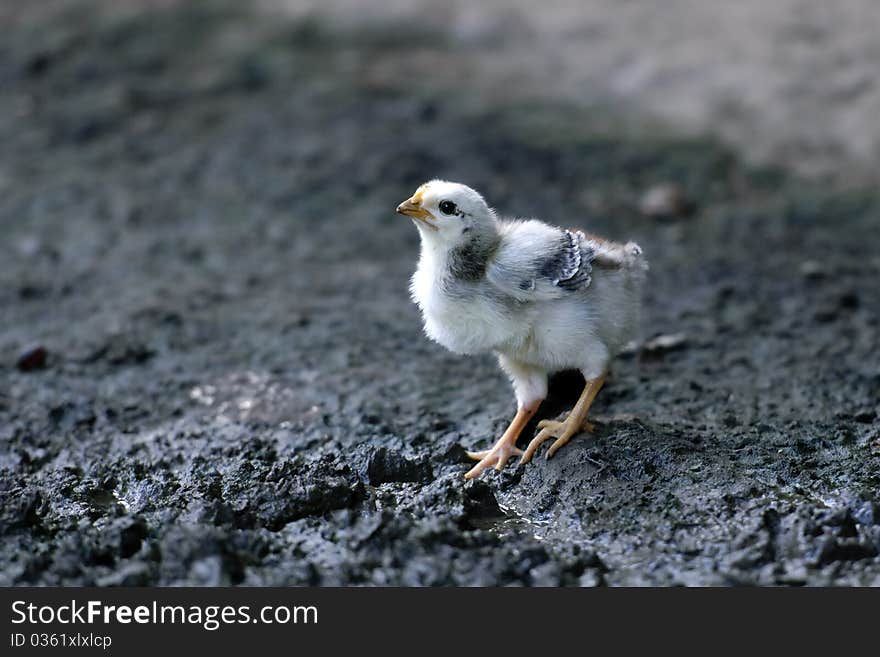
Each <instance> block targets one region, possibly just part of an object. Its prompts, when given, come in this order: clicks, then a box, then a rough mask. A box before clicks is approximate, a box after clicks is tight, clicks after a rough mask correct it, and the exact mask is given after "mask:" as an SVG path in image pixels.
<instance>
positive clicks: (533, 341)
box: [398, 181, 647, 476]
mask: <svg viewBox="0 0 880 657" xmlns="http://www.w3.org/2000/svg"><path fill="white" fill-rule="evenodd" d="M398 211H399V212H401V213H402V214H406V215H408V216H410V217H412V218H413V219H414V220H415V221H416V225H417V226H418V227H419V231H420V233H421V256H420V258H419V264H418V268H417V270H416V273H415V275H414V276H413V279H412V284H411V293H412V296H413V299H414V300H415V302H416V303H417V304H418V305H419V307H420V308H421V310H422V315H423V319H424V325H425V332H426V333H427V335H428V336H429V337H430V338H431V339H433V340H435V341H436V342H438V343H439V344H441V345H443V346H444V347H446V348H447V349H449V350H451V351H453V352H456V353H460V354H475V353H483V352H489V351H491V352H494V353H495V354H497V355H498V358H499V362H500V364H501V367H502V368H503V369H504V370H505V371H506V372H507V373H508V375H509V376H510V378H511V381H512V383H513V387H514V391H515V393H516V397H517V403H518V412H517V416H516V418H514V421H513V422H512V423H511V426H510V427H509V429H508V431H506V432H505V435H504V436H502V438H501V439H500V440H499V441H498V442H497V443H496V445H495V447H493V448H492V449H491V450H487V451H485V452H478V453H474V454H472V456H473V457H474V458H477V459H478V460H479V461H480V463H478V464H477V466H475V467H474V468H473V469H472V470H471V471H470V472H469V473H468V476H476V475H478V474H480V473H481V472H482V471H483V470H485V469H486V468H488V467H490V466H495V467H496V468H498V469H500V468H501V467H503V465H504V463H505V462H506V461H507V460H508V459H509V457H510V456H513V455H522V456H523V461H525V462H527V461H528V460H530V459H531V456H532V455H533V454H534V451H535V449H537V447H538V446H539V445H540V444H541V443H542V442H544V440H546V439H548V438H550V437H556V438H557V441H556V443H554V445H553V446H552V447H551V450H550V452H548V455H550V454H552V453H553V452H555V451H556V449H558V448H559V447H561V446H562V445H564V444H565V443H566V442H567V441H568V440H569V439H570V438H571V436H572V435H574V434H575V433H577V432H578V431H580V430H581V429H582V428H584V427H585V426H589V425H588V423H586V421H585V418H586V410H588V408H589V404H590V403H591V402H592V398H593V397H595V393H596V392H598V388H599V387H601V383H602V380H603V379H604V375H605V372H606V371H607V368H608V363H609V361H610V359H611V358H612V357H613V356H614V355H615V354H616V353H617V352H618V351H619V350H620V349H621V347H623V345H625V344H626V343H627V342H628V341H629V340H631V339H632V338H633V337H634V334H635V331H636V330H637V326H638V319H639V307H640V296H641V288H642V283H643V281H644V279H645V272H646V270H647V264H646V263H645V261H644V259H643V257H642V255H641V249H640V248H639V247H638V246H636V245H635V244H633V243H629V244H625V245H622V244H616V243H613V242H608V241H605V240H601V239H599V238H595V237H592V236H589V235H587V234H585V233H583V232H581V231H577V230H565V229H561V228H557V227H554V226H550V225H548V224H545V223H543V222H541V221H537V220H534V219H533V220H526V221H521V220H502V219H499V218H497V217H496V215H495V213H494V211H492V210H491V209H490V208H489V207H488V206H487V205H486V203H485V201H484V200H483V199H482V197H481V196H480V195H479V194H478V193H477V192H475V191H474V190H472V189H470V188H468V187H466V186H464V185H459V184H456V183H449V182H445V181H431V182H430V183H427V184H425V185H423V186H422V187H420V188H419V190H417V192H416V194H415V195H414V196H413V197H412V198H411V199H409V200H408V201H405V202H404V203H403V204H401V205H400V206H399V207H398ZM575 368H576V369H579V370H580V371H581V372H582V373H583V374H584V378H585V379H586V381H587V387H586V388H585V390H584V394H583V395H582V397H581V400H580V401H579V403H578V404H579V405H578V406H576V407H575V409H574V411H573V412H572V414H571V415H570V416H569V418H568V419H567V420H566V421H565V422H562V423H560V422H550V421H545V422H543V423H541V425H539V426H542V432H541V433H539V435H538V436H537V437H536V438H535V440H533V441H532V443H531V444H530V445H529V448H528V449H527V450H526V452H525V453H524V454H523V453H522V452H521V451H520V450H518V449H517V448H516V447H515V442H516V438H517V437H518V435H519V433H520V431H521V430H522V427H523V426H524V425H525V423H526V422H527V421H528V419H529V418H530V417H531V416H532V415H533V414H534V412H535V411H536V410H537V407H538V405H539V404H540V402H541V401H542V400H543V399H544V397H545V396H546V394H547V377H548V375H549V374H551V373H553V372H557V371H560V370H564V369H575ZM581 402H584V403H583V404H582V403H581ZM579 407H581V408H579ZM579 411H582V412H579Z"/></svg>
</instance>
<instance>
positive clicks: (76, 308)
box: [0, 3, 880, 585]
mask: <svg viewBox="0 0 880 657" xmlns="http://www.w3.org/2000/svg"><path fill="white" fill-rule="evenodd" d="M89 6H90V5H85V7H86V8H85V9H84V8H82V7H78V6H76V7H74V9H71V10H68V11H66V12H61V13H58V12H46V13H44V14H40V13H39V12H33V15H32V16H24V17H23V18H21V19H20V20H19V21H18V22H17V24H16V29H15V30H14V31H11V32H6V33H5V34H4V35H3V37H2V38H0V108H2V112H0V144H2V155H0V227H2V240H0V249H2V257H0V315H2V322H0V357H2V359H0V363H2V367H0V535H2V541H0V584H6V585H8V584H73V585H81V584H82V585H94V584H97V585H114V584H137V585H145V584H192V585H202V584H206V585H211V584H248V585H266V584H312V585H340V584H341V585H348V584H371V585H372V584H379V585H382V584H391V585H450V584H456V585H471V584H473V585H498V584H505V585H507V584H522V585H600V584H610V585H645V584H654V585H671V584H739V583H761V584H790V585H803V584H808V585H821V584H863V585H871V584H873V585H880V557H878V554H880V494H878V492H877V491H878V485H880V470H878V466H880V442H878V441H880V420H878V415H877V413H878V410H880V406H878V397H880V338H878V335H880V334H878V331H880V286H878V285H877V281H878V280H880V249H878V243H880V238H878V234H880V232H878V227H880V195H878V194H877V193H876V192H874V191H871V190H866V191H864V192H859V191H852V190H849V191H846V192H842V191H836V190H835V189H833V188H830V187H827V188H826V187H823V186H822V185H818V184H815V183H811V184H806V183H803V182H800V181H799V180H798V179H797V178H795V177H793V176H791V175H789V174H787V173H786V172H784V171H781V170H769V169H765V170H755V169H752V168H748V167H745V166H744V165H742V164H741V163H740V161H739V159H738V158H737V157H736V155H735V154H734V153H732V152H730V151H729V150H726V149H725V148H722V147H721V146H719V145H718V144H717V143H715V142H713V141H712V140H710V139H705V140H694V139H681V138H676V137H675V136H673V135H668V134H664V133H663V132H658V131H657V130H656V129H654V128H653V127H652V128H651V129H650V130H648V129H639V128H638V126H635V127H634V124H633V122H632V120H631V118H630V117H631V116H632V110H633V108H623V109H622V110H621V111H620V112H619V113H618V112H610V111H609V112H603V111H599V110H595V112H591V113H585V112H584V111H582V110H575V109H574V108H572V107H569V106H566V105H564V104H554V103H553V102H552V101H551V100H547V101H546V102H544V101H535V102H531V103H528V104H526V103H515V104H510V103H502V102H497V101H495V100H493V98H492V97H489V96H483V95H481V94H480V93H479V89H478V88H474V87H473V86H469V85H468V82H467V80H462V81H461V83H460V84H449V82H448V81H444V82H443V83H442V84H435V83H434V82H433V81H432V79H431V76H430V75H427V74H426V75H425V76H423V77H413V76H412V74H411V72H412V69H413V66H414V63H413V62H416V64H418V62H420V61H427V62H434V63H435V64H436V63H437V62H442V61H444V58H447V57H448V58H453V57H462V56H464V57H467V56H468V54H467V53H466V52H465V53H464V54H462V53H461V52H459V51H458V50H459V49H457V48H456V44H455V43H451V42H449V41H448V40H446V39H444V38H443V35H442V34H425V35H423V36H424V37H425V38H424V39H421V40H420V42H421V43H424V44H429V45H425V46H424V47H423V48H422V50H421V51H420V53H419V58H415V59H414V58H413V55H412V53H410V52H409V50H408V49H407V48H405V47H404V45H403V44H402V43H401V42H400V41H399V39H396V38H394V37H395V35H399V34H400V33H401V32H400V30H401V28H402V27H405V28H406V29H407V33H408V34H410V35H413V34H417V32H416V31H415V30H416V28H417V26H413V25H405V26H402V25H387V26H384V27H383V26H376V25H373V26H371V27H369V29H363V30H354V31H353V30H347V31H342V32H340V31H339V30H337V29H335V28H333V26H330V25H326V24H323V23H321V22H320V21H315V20H308V19H305V20H304V19H298V20H295V21H293V20H291V21H288V22H285V21H276V22H274V23H271V24H267V23H266V22H265V20H264V19H262V18H256V17H253V16H251V15H249V14H247V13H244V12H241V11H240V10H235V9H231V8H230V5H228V4H225V5H224V4H216V5H215V3H202V4H200V5H199V7H200V8H199V9H193V8H191V7H190V8H173V7H172V8H167V9H161V8H154V9H150V10H147V11H143V12H141V13H137V14H118V13H109V14H105V13H100V12H96V11H89V10H88V7H89ZM396 71H407V72H408V75H395V72H396ZM624 110H625V111H624ZM624 116H626V117H627V118H626V119H623V118H622V117H624ZM432 177H446V178H450V179H454V180H460V181H462V182H466V183H468V184H470V185H472V186H474V187H476V188H478V189H480V190H482V191H483V192H484V194H485V195H486V196H487V198H488V199H489V201H490V203H492V204H494V205H495V206H496V207H497V208H498V209H499V210H500V211H501V212H503V213H509V214H518V215H536V216H540V217H542V218H545V219H547V220H549V221H552V222H555V223H560V224H563V225H569V226H584V227H588V228H589V229H590V230H592V231H595V232H598V233H601V234H605V235H607V236H608V237H611V238H616V239H634V240H636V241H638V242H639V243H640V244H641V245H642V247H643V248H644V249H645V251H646V254H647V256H648V258H649V259H650V262H651V266H652V270H651V275H650V279H649V285H648V290H647V298H646V319H645V325H644V327H643V336H644V340H643V342H642V343H641V344H640V345H638V346H637V347H636V348H634V349H633V350H632V351H630V352H629V353H627V354H624V355H623V356H621V357H620V358H619V359H617V360H616V361H615V364H614V368H613V371H612V375H611V377H610V378H609V382H608V385H607V387H606V389H605V390H604V391H603V393H602V394H601V395H600V396H599V398H598V401H597V403H596V405H595V407H594V409H595V414H596V415H595V419H596V421H597V422H596V424H597V431H596V433H595V434H593V435H583V436H580V437H579V438H577V439H576V440H574V441H573V442H572V443H571V444H570V445H569V446H567V447H566V448H565V449H564V450H562V451H560V452H559V453H558V454H557V456H556V457H555V458H554V459H552V460H550V461H547V460H545V459H543V458H538V459H536V460H535V461H534V462H533V463H532V464H530V465H528V466H524V467H523V466H517V467H509V468H507V469H506V470H505V471H503V472H501V473H496V472H490V473H488V474H487V475H484V476H483V477H482V478H481V479H480V480H478V481H475V482H468V483H466V482H465V481H464V479H463V474H464V472H465V471H466V470H467V468H468V467H469V466H468V465H467V463H466V462H465V461H466V459H465V457H464V450H465V449H466V448H468V449H469V448H473V447H485V446H487V445H489V444H490V443H491V442H492V441H494V439H495V438H496V437H497V435H498V434H499V432H500V431H501V430H503V428H504V426H505V425H506V423H507V421H509V419H510V416H511V415H512V413H513V411H514V401H513V395H512V393H511V390H510V388H509V384H508V383H507V381H506V380H505V379H504V377H503V375H502V374H501V373H500V371H498V369H497V367H496V365H495V363H494V361H493V359H492V358H491V357H490V356H485V357H479V358H460V357H456V356H453V355H451V354H449V353H446V352H445V351H444V350H443V349H442V348H440V347H438V346H436V345H433V344H431V343H429V342H428V341H427V339H426V338H424V337H423V336H422V334H421V331H420V319H419V316H418V312H417V309H416V308H415V307H414V306H413V305H412V303H411V302H410V301H409V298H408V293H407V285H408V278H409V276H410V275H411V273H412V271H413V269H414V266H415V260H416V257H417V251H418V238H417V233H416V231H415V229H414V228H413V227H412V226H411V225H410V223H409V222H408V221H406V220H404V219H403V218H402V217H400V216H397V215H395V214H394V212H393V209H394V207H395V206H396V204H397V203H398V202H399V201H400V200H402V199H403V198H405V197H406V196H407V195H409V194H410V193H411V192H412V190H413V189H414V188H415V187H416V186H417V185H418V184H419V183H421V182H423V181H424V180H425V179H428V178H432ZM668 183H674V184H676V185H678V186H679V187H680V189H681V190H682V191H683V193H684V194H685V195H686V196H687V197H688V198H689V199H690V200H691V201H692V203H693V206H694V207H693V208H692V211H690V212H689V213H683V212H682V213H679V214H680V215H682V216H672V217H666V218H657V217H650V216H646V215H645V214H644V213H643V212H641V211H640V200H641V199H642V197H643V195H644V193H645V192H646V191H647V190H649V189H650V188H652V187H653V186H655V185H660V184H668ZM674 205H675V204H673V206H674ZM672 209H673V210H675V209H676V208H674V207H673V208H672ZM673 214H676V213H675V212H673ZM684 215H686V216H684ZM658 336H660V337H661V338H662V339H660V340H656V339H655V338H657V337H658ZM579 386H580V381H579V380H578V378H577V376H574V375H562V376H559V377H557V378H556V380H555V381H554V384H553V386H552V396H551V399H549V400H548V402H547V403H546V404H545V407H544V409H543V412H542V414H541V417H553V416H557V415H559V414H562V413H563V412H564V411H565V410H566V409H567V406H568V405H570V404H571V403H572V401H573V400H574V399H575V398H576V396H577V394H578V393H579ZM527 433H529V434H530V433H531V429H530V430H529V431H528V432H527Z"/></svg>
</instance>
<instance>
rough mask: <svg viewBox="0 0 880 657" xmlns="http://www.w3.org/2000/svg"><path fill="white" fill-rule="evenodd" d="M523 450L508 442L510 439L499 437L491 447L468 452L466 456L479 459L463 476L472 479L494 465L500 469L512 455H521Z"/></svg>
mask: <svg viewBox="0 0 880 657" xmlns="http://www.w3.org/2000/svg"><path fill="white" fill-rule="evenodd" d="M522 453H523V451H522V450H521V449H519V448H518V447H516V446H514V445H513V444H511V443H510V441H507V440H505V439H504V438H501V439H499V440H498V442H497V443H495V445H494V446H493V447H492V449H487V450H483V451H481V452H468V453H467V455H468V458H472V459H474V460H475V461H479V463H477V464H476V465H475V466H474V467H473V468H471V469H470V470H468V472H467V474H466V475H465V476H464V478H465V479H473V478H474V477H479V476H480V475H481V474H482V473H483V472H484V471H485V470H488V469H489V468H491V467H494V468H495V469H496V470H501V468H503V467H504V466H505V464H506V463H507V462H508V461H509V460H510V458H511V457H513V456H522Z"/></svg>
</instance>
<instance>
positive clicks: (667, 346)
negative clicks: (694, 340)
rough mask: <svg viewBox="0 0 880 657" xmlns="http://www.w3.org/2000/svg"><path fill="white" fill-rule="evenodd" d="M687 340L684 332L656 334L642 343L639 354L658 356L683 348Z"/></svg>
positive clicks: (650, 356)
mask: <svg viewBox="0 0 880 657" xmlns="http://www.w3.org/2000/svg"><path fill="white" fill-rule="evenodd" d="M687 341H688V339H687V336H686V335H685V334H684V333H669V334H666V335H658V336H657V337H656V338H652V339H650V340H648V341H647V342H646V343H645V344H644V345H642V353H641V355H642V357H643V358H658V357H660V356H662V355H663V354H666V353H668V352H670V351H675V350H676V349H681V348H683V347H684V346H685V345H686V344H687Z"/></svg>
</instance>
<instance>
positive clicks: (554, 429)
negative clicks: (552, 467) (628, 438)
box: [520, 416, 594, 463]
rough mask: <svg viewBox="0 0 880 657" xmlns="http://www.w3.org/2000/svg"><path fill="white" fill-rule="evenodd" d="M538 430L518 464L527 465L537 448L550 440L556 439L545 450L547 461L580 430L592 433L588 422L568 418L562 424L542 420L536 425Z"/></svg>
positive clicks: (591, 426)
mask: <svg viewBox="0 0 880 657" xmlns="http://www.w3.org/2000/svg"><path fill="white" fill-rule="evenodd" d="M538 428H539V429H540V430H541V431H540V432H538V435H537V436H535V437H534V438H532V441H531V442H530V443H529V445H528V447H526V451H525V452H523V455H522V458H521V459H520V463H528V462H529V461H531V460H532V457H533V456H534V455H535V452H536V451H538V448H539V447H540V446H541V445H543V444H544V443H545V442H546V441H548V440H550V439H551V438H556V440H555V441H553V444H552V445H550V449H548V450H547V458H548V459H549V458H550V457H551V456H553V455H554V454H555V453H556V452H557V451H558V450H559V449H560V448H561V447H564V446H565V445H566V443H568V441H569V440H571V438H572V436H575V435H577V434H578V433H580V432H581V430H586V431H589V432H592V431H593V428H594V427H593V425H592V424H590V423H589V422H586V421H585V422H578V421H577V420H576V419H574V418H572V417H571V416H569V417H568V418H566V419H565V421H563V422H558V421H556V420H542V421H541V422H539V423H538Z"/></svg>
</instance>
